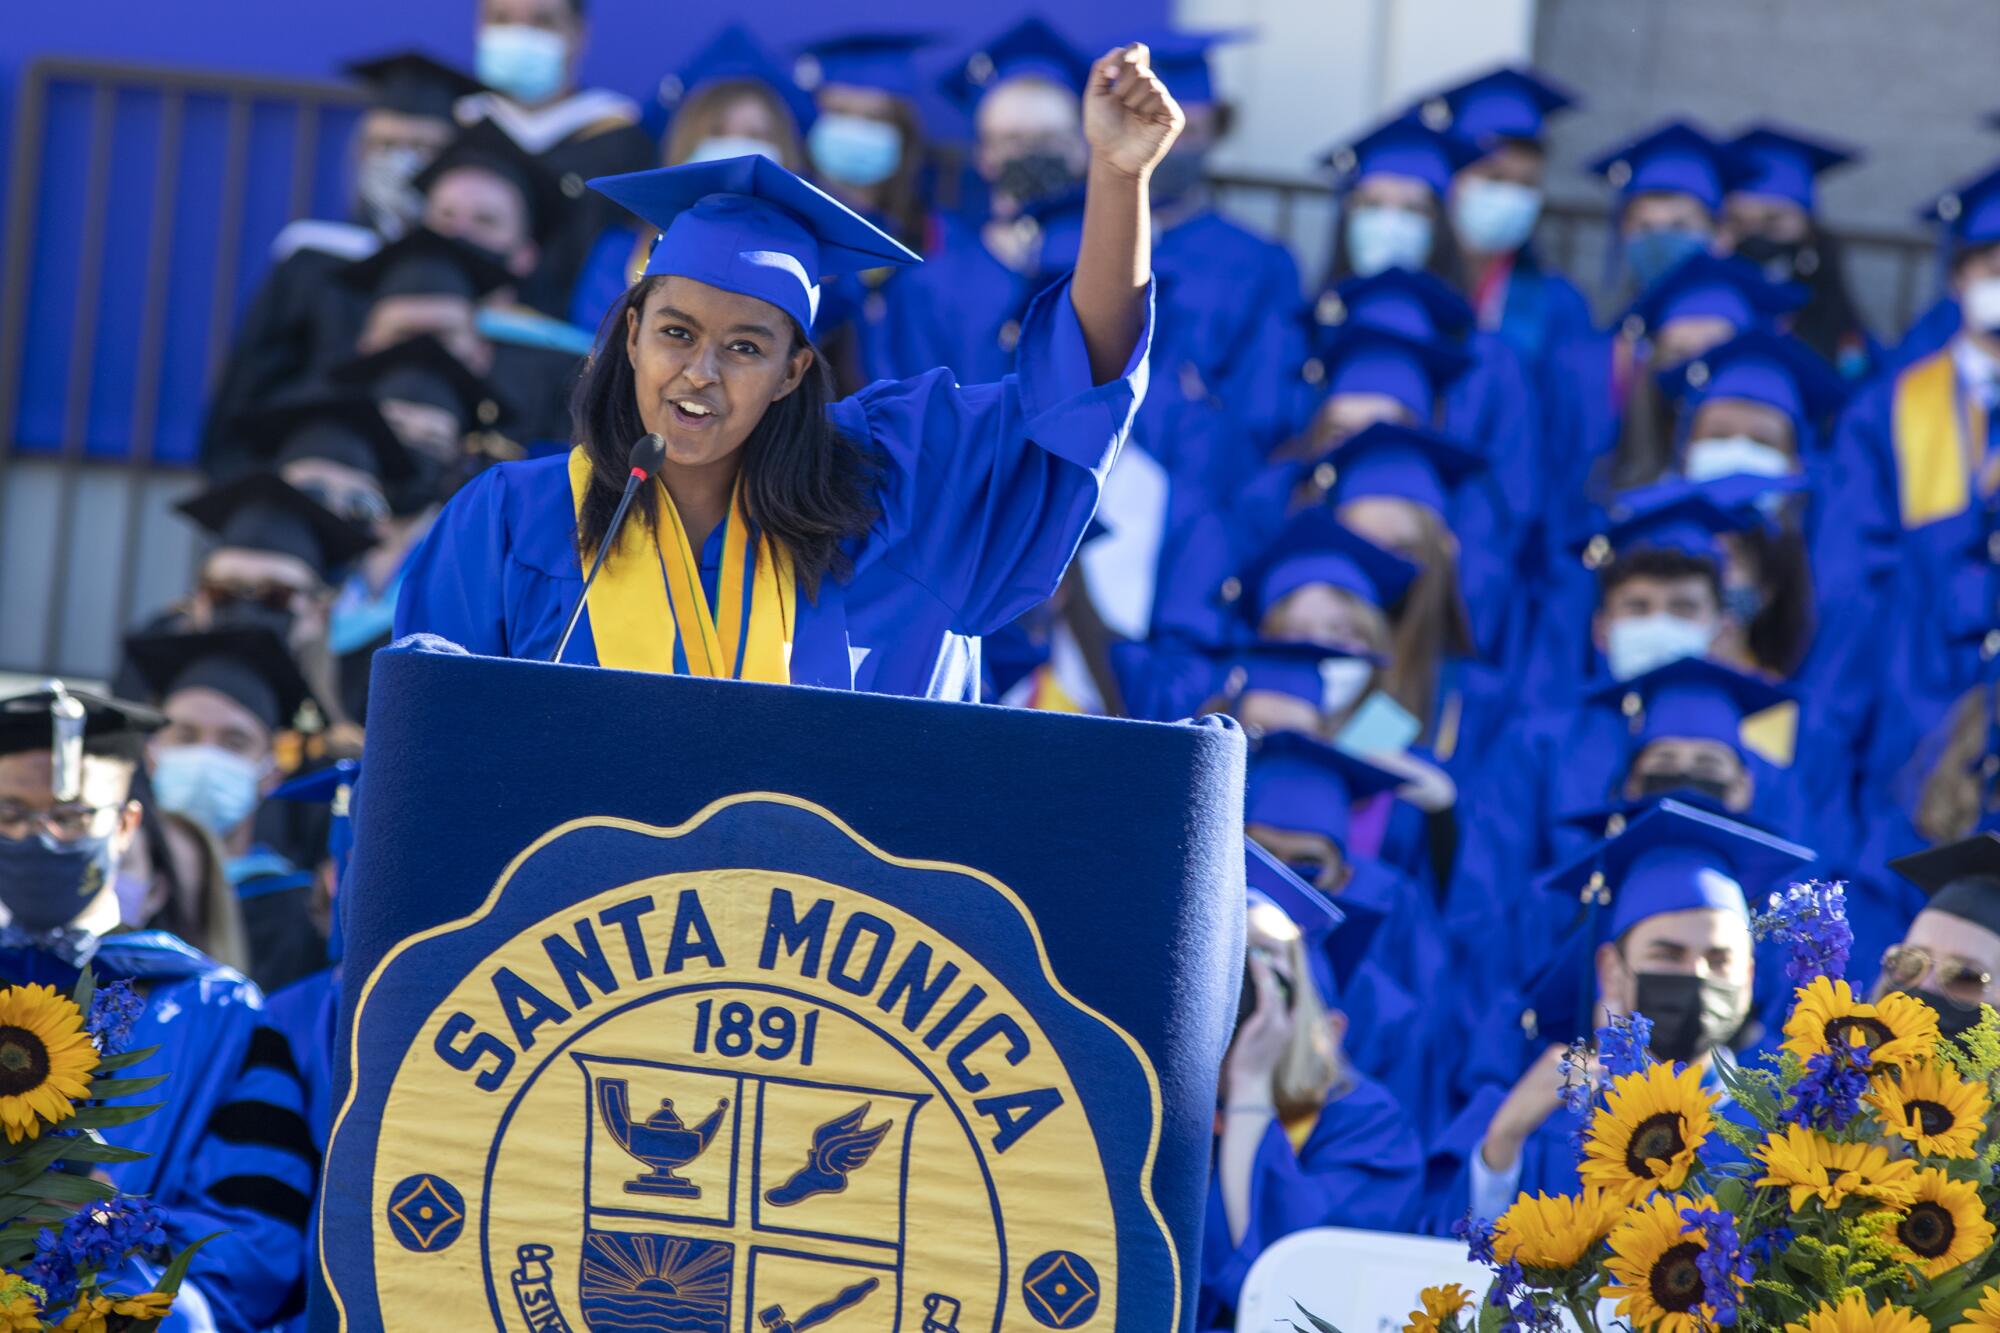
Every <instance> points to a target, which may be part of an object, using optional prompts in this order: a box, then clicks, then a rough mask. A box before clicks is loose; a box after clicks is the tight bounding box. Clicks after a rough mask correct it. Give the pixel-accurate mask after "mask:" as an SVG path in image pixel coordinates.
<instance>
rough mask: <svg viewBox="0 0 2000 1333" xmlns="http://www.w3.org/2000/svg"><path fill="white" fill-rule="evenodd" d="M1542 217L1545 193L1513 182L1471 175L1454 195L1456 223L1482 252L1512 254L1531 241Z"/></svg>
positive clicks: (1468, 243) (1470, 245)
mask: <svg viewBox="0 0 2000 1333" xmlns="http://www.w3.org/2000/svg"><path fill="white" fill-rule="evenodd" d="M1541 217H1542V192H1541V191H1540V190H1536V189H1532V188H1530V187H1529V186H1526V185H1517V184H1516V183H1514V182H1513V181H1495V180H1483V179H1480V178H1479V177H1468V178H1466V179H1465V180H1462V181H1460V182H1459V183H1458V189H1457V190H1456V191H1454V192H1453V194H1452V199H1451V222H1452V225H1453V226H1454V227H1456V228H1458V234H1459V236H1460V237H1462V238H1463V239H1464V241H1465V244H1466V247H1467V248H1468V249H1471V250H1476V251H1478V252H1479V253H1480V254H1487V255H1505V254H1512V253H1513V252H1514V251H1516V250H1518V249H1520V248H1521V247H1522V246H1524V245H1526V244H1527V243H1528V238H1529V237H1530V236H1532V235H1534V234H1535V224H1536V223H1537V222H1539V221H1541Z"/></svg>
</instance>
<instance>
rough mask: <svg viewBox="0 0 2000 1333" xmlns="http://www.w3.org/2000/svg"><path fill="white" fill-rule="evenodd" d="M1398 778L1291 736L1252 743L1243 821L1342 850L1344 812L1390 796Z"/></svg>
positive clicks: (1328, 747)
mask: <svg viewBox="0 0 2000 1333" xmlns="http://www.w3.org/2000/svg"><path fill="white" fill-rule="evenodd" d="M1403 781H1404V780H1403V778H1401V777H1400V776H1398V775H1397V774H1394V773H1391V772H1390V771H1389V770H1388V769H1386V768H1382V767H1380V766H1378V765H1376V764H1371V763H1369V762H1368V761H1367V760H1366V759H1362V758H1360V757H1359V756H1357V755H1351V754H1349V753H1348V752H1347V751H1345V750H1342V749H1338V748H1336V747H1334V746H1331V745H1327V744H1325V743H1323V742H1321V741H1316V740H1314V739H1313V738H1312V737H1310V736H1303V735H1300V734H1299V733H1298V732H1296V731H1280V732H1275V733H1273V734H1271V735H1268V736H1265V737H1263V738H1262V739H1260V740H1259V741H1258V742H1257V745H1256V748H1255V749H1254V750H1253V751H1252V752H1251V755H1250V775H1249V780H1248V782H1247V783H1246V784H1245V788H1244V793H1243V822H1244V823H1246V824H1263V825H1265V826H1266V827H1269V828H1275V829H1285V830H1287V831H1289V832H1295V833H1318V834H1321V835H1323V836H1325V837H1327V838H1330V839H1332V840H1333V842H1334V843H1335V844H1337V845H1342V846H1344V845H1345V844H1346V842H1347V820H1348V808H1349V807H1350V806H1352V805H1353V804H1354V803H1355V802H1356V801H1360V800H1366V799H1367V798H1368V797H1370V796H1376V795H1380V794H1381V793H1383V792H1389V791H1394V790H1396V788H1398V787H1400V786H1402V785H1403Z"/></svg>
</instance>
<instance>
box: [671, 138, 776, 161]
mask: <svg viewBox="0 0 2000 1333" xmlns="http://www.w3.org/2000/svg"><path fill="white" fill-rule="evenodd" d="M730 157H768V158H770V159H771V160H772V161H773V162H777V161H778V160H779V157H778V146H777V145H776V144H771V143H766V142H764V141H763V140H762V139H752V138H750V137H749V136H748V135H745V134H715V135H710V136H709V137H708V138H706V139H703V140H702V141H701V142H700V143H698V144H696V145H695V146H694V151H693V152H691V153H689V154H688V162H691V163H692V162H720V161H722V160H723V159H724V158H730Z"/></svg>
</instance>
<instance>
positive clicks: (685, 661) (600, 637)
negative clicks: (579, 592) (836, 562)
mask: <svg viewBox="0 0 2000 1333" xmlns="http://www.w3.org/2000/svg"><path fill="white" fill-rule="evenodd" d="M569 490H570V499H571V501H572V502H573V503H574V504H575V507H576V512H577V513H578V514H579V515H581V514H582V512H583V498H584V496H585V495H586V494H587V493H588V492H589V490H590V459H589V457H588V456H586V455H585V454H584V452H583V450H582V449H572V450H570V455H569ZM659 499H660V521H659V523H658V525H657V527H656V529H655V530H654V531H650V532H649V531H648V530H647V528H646V525H645V524H643V523H636V522H628V523H626V524H625V526H624V529H623V530H622V531H621V532H620V533H619V534H618V547H617V549H616V550H614V551H613V552H612V553H611V557H610V558H609V559H607V560H606V561H605V562H604V568H603V569H602V570H600V571H599V572H598V575H597V582H595V583H593V584H592V585H591V586H590V594H589V597H588V598H587V603H588V605H589V607H590V635H591V638H592V639H593V640H594V641H595V642H596V644H597V662H598V665H599V666H607V667H617V668H620V669H621V670H626V671H652V672H657V673H658V674H660V675H674V674H676V673H682V672H684V673H685V674H687V675H691V676H715V677H729V678H734V679H736V680H761V681H767V682H770V683H773V684H778V685H785V684H789V683H790V682H791V658H792V631H793V627H794V623H795V621H796V618H797V613H798V596H797V588H796V585H795V584H794V583H793V580H792V557H791V553H790V552H788V551H786V550H785V549H784V547H783V546H781V545H780V544H779V543H777V542H774V541H772V540H770V538H768V537H766V536H764V535H763V534H761V533H754V532H753V525H752V524H751V522H750V517H749V515H748V513H746V512H745V510H744V507H743V489H742V486H741V485H740V484H739V485H738V486H737V488H736V490H735V491H734V492H733V493H732V494H731V496H730V500H729V517H728V518H727V519H726V520H724V526H723V534H722V578H721V586H720V587H719V588H718V589H717V593H718V595H717V597H716V611H715V612H713V613H712V612H711V611H710V610H709V605H708V596H707V594H706V592H705V591H704V590H703V588H702V586H701V564H700V561H699V560H698V559H697V557H696V554H695V551H694V549H693V547H692V546H691V545H690V544H689V542H688V537H687V530H686V529H685V528H683V527H682V526H681V516H680V512H679V511H678V510H676V509H675V508H674V501H673V497H672V496H670V495H668V494H667V490H666V487H665V486H661V487H660V494H659ZM746 591H747V596H746Z"/></svg>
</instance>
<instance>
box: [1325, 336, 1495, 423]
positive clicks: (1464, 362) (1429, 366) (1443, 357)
mask: <svg viewBox="0 0 2000 1333" xmlns="http://www.w3.org/2000/svg"><path fill="white" fill-rule="evenodd" d="M1321 332H1322V336H1321V338H1320V340H1319V348H1318V354H1317V355H1316V356H1315V357H1314V361H1315V362H1316V363H1317V365H1318V369H1319V375H1320V378H1321V379H1322V381H1323V382H1324V387H1325V391H1326V393H1327V394H1328V395H1332V394H1337V393H1380V394H1387V395H1388V396H1389V397H1391V398H1394V399H1395V400H1396V401H1397V402H1398V403H1401V404H1402V405H1403V406H1404V407H1407V408H1408V409H1409V410H1410V414H1411V415H1412V416H1414V417H1415V418H1416V419H1417V420H1419V421H1429V420H1430V419H1431V417H1432V415H1433V414H1434V413H1435V411H1436V408H1437V398H1438V395H1439V394H1440V393H1441V392H1443V390H1444V387H1445V386H1446V385H1448V384H1450V383H1451V382H1452V381H1453V380H1455V379H1457V378H1458V377H1459V376H1460V375H1462V374H1464V373H1465V372H1466V370H1467V369H1468V368H1469V367H1470V366H1471V365H1472V358H1471V356H1470V355H1468V354H1467V353H1466V352H1465V351H1464V349H1462V348H1459V347H1454V346H1453V345H1452V344H1450V343H1449V342H1445V341H1443V340H1441V339H1427V338H1412V337H1410V336H1408V335H1406V334H1401V333H1396V332H1394V331H1393V330H1390V329H1383V328H1376V327H1374V326H1372V325H1368V324H1363V323H1360V322H1358V321H1349V322H1348V323H1345V324H1339V325H1335V326H1334V327H1333V328H1331V329H1325V330H1322V331H1321ZM1311 369H1312V368H1311V367H1310V366H1309V367H1308V373H1310V372H1311Z"/></svg>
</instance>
